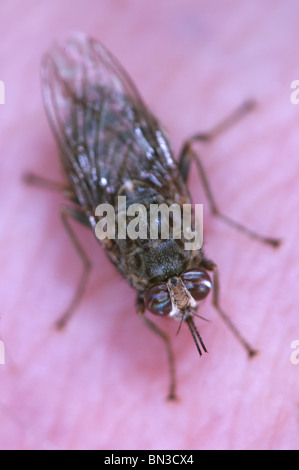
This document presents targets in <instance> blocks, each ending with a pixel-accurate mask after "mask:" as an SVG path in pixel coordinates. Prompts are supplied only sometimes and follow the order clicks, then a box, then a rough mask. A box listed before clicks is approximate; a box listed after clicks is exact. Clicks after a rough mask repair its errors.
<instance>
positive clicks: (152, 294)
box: [144, 284, 172, 317]
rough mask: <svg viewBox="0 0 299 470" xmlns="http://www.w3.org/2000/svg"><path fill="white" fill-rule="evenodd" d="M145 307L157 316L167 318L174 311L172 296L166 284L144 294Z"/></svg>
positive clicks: (154, 287) (158, 285) (152, 288)
mask: <svg viewBox="0 0 299 470" xmlns="http://www.w3.org/2000/svg"><path fill="white" fill-rule="evenodd" d="M144 303H145V307H146V308H147V309H148V310H149V311H150V312H151V313H154V314H155V315H160V316H162V317H163V316H165V315H168V314H169V313H170V312H171V310H172V304H171V300H170V295H169V292H168V289H167V286H166V284H157V285H156V286H153V287H151V288H150V289H148V290H147V291H146V292H145V294H144Z"/></svg>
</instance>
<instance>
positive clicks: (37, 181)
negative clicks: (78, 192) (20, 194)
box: [23, 172, 76, 201]
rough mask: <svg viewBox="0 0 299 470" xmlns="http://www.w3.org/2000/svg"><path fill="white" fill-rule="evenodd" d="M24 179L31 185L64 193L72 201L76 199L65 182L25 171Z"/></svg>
mask: <svg viewBox="0 0 299 470" xmlns="http://www.w3.org/2000/svg"><path fill="white" fill-rule="evenodd" d="M23 181H24V183H26V184H28V185H29V186H35V187H37V188H42V189H46V190H47V191H55V192H59V193H62V194H63V196H64V197H65V198H66V199H70V200H72V201H75V199H76V198H75V195H74V193H73V191H72V189H71V188H70V187H69V186H67V185H66V184H65V183H60V182H58V181H53V180H49V179H48V178H44V177H43V176H39V175H36V174H35V173H31V172H29V173H25V175H24V176H23Z"/></svg>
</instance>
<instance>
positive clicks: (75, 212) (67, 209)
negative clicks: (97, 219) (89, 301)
mask: <svg viewBox="0 0 299 470" xmlns="http://www.w3.org/2000/svg"><path fill="white" fill-rule="evenodd" d="M69 218H73V219H75V220H77V221H78V222H80V223H82V224H83V225H88V220H87V217H86V215H85V214H84V213H83V212H82V211H81V210H80V209H79V208H74V207H71V206H63V207H62V209H61V219H62V222H63V225H64V227H65V229H66V231H67V234H68V235H69V237H70V240H71V242H72V243H73V245H74V247H75V249H76V251H77V253H78V255H79V257H80V258H81V261H82V264H83V272H82V274H81V278H80V280H79V283H78V286H77V289H76V291H75V295H74V296H73V298H72V300H71V302H70V304H69V306H68V308H67V309H66V311H65V312H64V313H63V315H62V316H61V317H60V318H59V320H58V321H57V322H56V327H57V328H58V329H62V328H63V327H64V326H65V325H66V323H67V322H68V320H69V319H70V317H71V316H72V315H73V313H74V312H75V310H76V308H77V306H78V304H79V302H80V300H81V299H82V296H83V294H84V291H85V287H86V284H87V280H88V276H89V274H90V270H91V262H90V260H89V258H88V256H87V255H86V253H85V251H84V249H83V248H82V246H81V244H80V243H79V241H78V239H77V237H76V235H75V232H74V230H73V229H72V227H71V225H70V223H69Z"/></svg>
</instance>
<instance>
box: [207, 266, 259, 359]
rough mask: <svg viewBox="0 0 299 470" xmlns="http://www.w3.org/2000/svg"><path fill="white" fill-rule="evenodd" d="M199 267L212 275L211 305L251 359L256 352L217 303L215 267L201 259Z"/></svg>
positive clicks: (217, 290) (217, 291)
mask: <svg viewBox="0 0 299 470" xmlns="http://www.w3.org/2000/svg"><path fill="white" fill-rule="evenodd" d="M200 265H201V266H202V267H204V268H205V269H207V270H208V271H212V273H213V305H214V307H215V309H216V311H217V312H218V314H219V315H220V316H221V318H222V320H223V321H224V323H225V324H226V326H227V327H228V328H229V329H230V331H231V332H232V333H233V335H234V336H235V338H236V339H237V340H238V341H239V342H240V343H241V345H242V346H243V347H244V348H245V350H246V352H247V354H248V357H250V358H251V357H253V356H255V355H256V354H257V353H258V351H257V350H256V349H254V348H253V347H252V346H251V345H250V344H249V343H248V341H247V340H246V339H245V338H244V336H243V335H242V334H241V333H240V331H239V330H238V328H237V327H236V326H235V324H234V323H233V322H232V321H231V319H230V318H229V316H228V315H227V314H226V313H225V312H224V311H223V310H222V308H221V306H220V303H219V274H218V268H217V265H216V264H215V263H214V262H213V261H211V260H208V259H205V258H204V259H202V260H201V263H200Z"/></svg>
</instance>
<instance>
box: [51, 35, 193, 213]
mask: <svg viewBox="0 0 299 470" xmlns="http://www.w3.org/2000/svg"><path fill="white" fill-rule="evenodd" d="M42 89H43V96H44V102H45V107H46V111H47V114H48V117H49V120H50V123H51V126H52V129H53V132H54V134H55V137H56V140H57V142H58V144H59V147H60V151H61V158H62V162H63V166H64V169H65V172H66V175H67V177H68V179H69V181H70V184H71V185H72V188H73V189H74V191H75V193H76V197H77V199H78V203H79V204H80V205H81V206H82V207H84V209H85V210H86V211H87V212H90V213H91V212H93V211H94V208H95V207H96V206H97V205H98V204H100V203H103V202H108V203H110V204H115V198H116V195H117V194H118V193H119V190H120V188H121V187H122V186H123V185H126V184H128V182H131V183H132V182H134V181H142V185H143V186H144V185H151V187H152V188H153V190H154V191H155V192H157V193H159V194H160V195H161V196H162V197H163V196H164V195H165V197H167V198H170V199H172V200H173V202H174V201H175V200H176V199H177V197H176V196H177V193H178V192H179V193H181V194H182V192H183V193H184V191H186V190H185V185H184V184H183V182H182V180H181V178H180V175H179V172H178V170H177V166H176V163H175V162H174V160H173V158H172V155H171V151H170V149H169V145H168V143H167V141H166V139H165V137H164V135H163V133H162V131H161V129H160V126H159V124H158V122H157V120H156V119H155V117H154V116H153V115H152V113H151V112H150V111H149V109H148V108H147V107H146V106H145V104H144V103H143V101H142V99H141V97H140V95H139V93H138V91H137V90H136V88H135V86H134V84H133V83H132V81H131V79H130V78H129V77H128V75H127V73H126V72H125V71H124V69H123V68H122V66H121V65H120V64H119V63H118V62H117V61H116V59H115V58H114V57H113V56H112V55H111V54H110V53H109V52H108V51H107V50H106V48H105V47H104V46H103V45H102V44H100V43H99V42H97V41H95V40H94V39H91V38H89V37H87V36H85V35H83V34H74V35H72V36H71V37H70V38H69V39H68V40H67V41H65V42H63V43H61V44H58V45H56V46H55V47H54V48H53V50H52V51H51V52H50V53H49V54H48V55H46V56H45V58H44V60H43V64H42Z"/></svg>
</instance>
